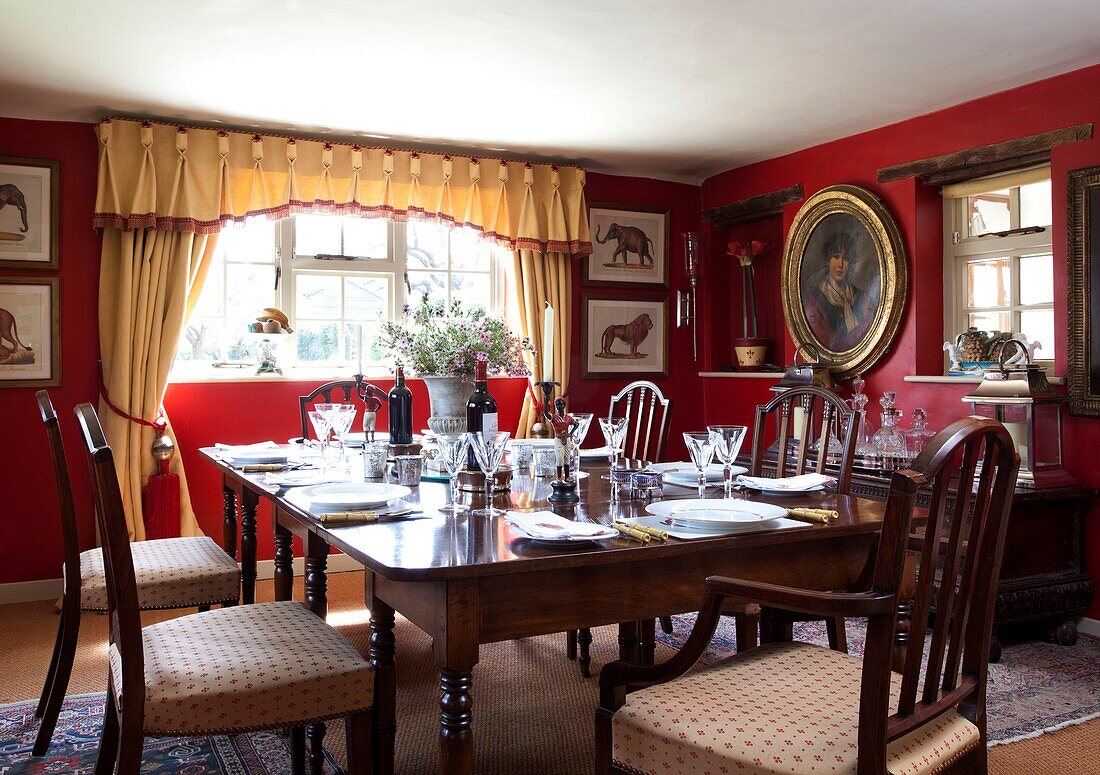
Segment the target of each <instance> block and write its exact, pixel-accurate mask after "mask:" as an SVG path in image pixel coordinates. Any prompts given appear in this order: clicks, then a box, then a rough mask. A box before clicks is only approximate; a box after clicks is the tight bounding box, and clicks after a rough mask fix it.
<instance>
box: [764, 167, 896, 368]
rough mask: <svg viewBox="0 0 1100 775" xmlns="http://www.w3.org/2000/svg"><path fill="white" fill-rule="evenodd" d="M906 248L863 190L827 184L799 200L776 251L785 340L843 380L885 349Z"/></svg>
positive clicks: (879, 205) (873, 198)
mask: <svg viewBox="0 0 1100 775" xmlns="http://www.w3.org/2000/svg"><path fill="white" fill-rule="evenodd" d="M907 286H908V283H907V270H906V259H905V247H904V244H903V243H902V240H901V235H900V233H899V232H898V228H897V224H895V223H894V219H893V218H892V217H891V215H890V213H889V211H888V210H887V209H886V207H885V206H884V205H883V204H882V202H880V201H879V199H878V198H877V197H876V196H875V195H874V194H872V193H871V192H870V191H867V190H865V189H862V188H859V187H857V186H833V187H831V188H826V189H824V190H822V191H818V192H817V193H816V194H814V195H813V196H811V197H810V198H809V199H807V200H806V203H805V204H804V205H803V206H802V208H801V209H800V210H799V211H798V214H797V215H796V216H795V219H794V222H793V223H792V224H791V230H790V234H789V235H788V239H787V244H786V248H785V250H784V253H783V314H784V316H785V317H786V318H787V326H788V328H790V331H791V338H792V339H794V341H795V343H796V344H798V345H802V346H805V347H806V348H807V351H808V352H810V353H811V355H812V356H814V357H816V359H817V361H818V362H819V363H821V364H823V365H826V366H829V367H830V370H831V371H832V372H833V374H834V376H835V377H836V378H838V379H846V378H848V377H851V376H854V375H855V374H858V373H859V372H861V371H863V370H864V369H866V368H868V367H870V366H871V365H873V364H874V363H875V362H876V361H877V360H878V359H879V358H881V357H882V355H883V354H884V353H885V352H886V351H887V349H889V346H890V343H891V342H892V340H893V338H894V336H895V335H896V334H897V331H898V328H899V326H900V324H901V317H902V313H903V312H904V310H905V294H906V289H907Z"/></svg>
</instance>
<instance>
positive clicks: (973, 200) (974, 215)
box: [966, 188, 1012, 237]
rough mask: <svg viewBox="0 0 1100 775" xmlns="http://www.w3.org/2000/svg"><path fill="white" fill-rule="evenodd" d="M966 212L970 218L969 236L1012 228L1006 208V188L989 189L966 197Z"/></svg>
mask: <svg viewBox="0 0 1100 775" xmlns="http://www.w3.org/2000/svg"><path fill="white" fill-rule="evenodd" d="M966 212H967V217H968V218H969V219H970V236H971V237H977V236H979V235H982V234H988V233H990V232H994V231H1007V230H1009V229H1011V228H1012V218H1011V214H1010V213H1009V209H1008V189H1007V188H1006V189H1004V190H1003V191H990V192H989V193H987V194H977V195H976V196H968V197H967V198H966Z"/></svg>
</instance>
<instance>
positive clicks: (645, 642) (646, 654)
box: [638, 617, 657, 665]
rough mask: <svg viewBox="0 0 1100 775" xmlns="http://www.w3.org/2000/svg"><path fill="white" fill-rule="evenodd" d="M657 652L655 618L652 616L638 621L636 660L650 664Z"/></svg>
mask: <svg viewBox="0 0 1100 775" xmlns="http://www.w3.org/2000/svg"><path fill="white" fill-rule="evenodd" d="M656 652H657V620H656V619H655V618H653V617H650V618H648V619H642V620H641V621H640V622H638V661H639V663H640V664H643V665H652V664H653V657H654V655H655V654H656Z"/></svg>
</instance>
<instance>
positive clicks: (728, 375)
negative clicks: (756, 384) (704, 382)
mask: <svg viewBox="0 0 1100 775" xmlns="http://www.w3.org/2000/svg"><path fill="white" fill-rule="evenodd" d="M699 376H700V377H721V378H724V379H781V378H782V377H783V372H781V371H700V372H699Z"/></svg>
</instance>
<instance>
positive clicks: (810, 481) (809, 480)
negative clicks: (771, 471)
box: [737, 474, 836, 492]
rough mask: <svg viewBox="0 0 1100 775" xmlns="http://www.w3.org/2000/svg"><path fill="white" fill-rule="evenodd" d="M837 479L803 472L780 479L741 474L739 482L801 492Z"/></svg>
mask: <svg viewBox="0 0 1100 775" xmlns="http://www.w3.org/2000/svg"><path fill="white" fill-rule="evenodd" d="M835 481H836V477H833V476H825V474H802V476H785V477H781V478H779V479H768V478H767V477H764V476H739V477H737V482H738V484H746V485H748V486H749V487H752V488H753V489H756V490H790V491H791V492H799V491H802V490H812V489H814V488H817V487H821V486H822V485H824V484H830V483H832V482H835Z"/></svg>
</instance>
